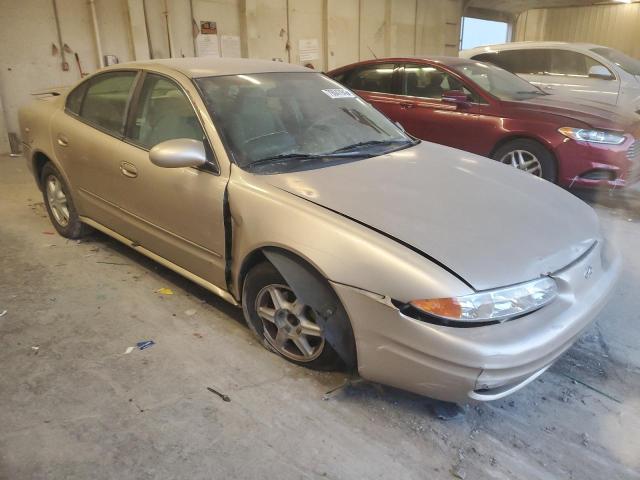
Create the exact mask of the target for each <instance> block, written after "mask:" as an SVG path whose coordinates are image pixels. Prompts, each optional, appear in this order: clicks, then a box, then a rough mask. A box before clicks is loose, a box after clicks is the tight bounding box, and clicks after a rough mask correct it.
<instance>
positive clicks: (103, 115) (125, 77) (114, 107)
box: [80, 72, 136, 135]
mask: <svg viewBox="0 0 640 480" xmlns="http://www.w3.org/2000/svg"><path fill="white" fill-rule="evenodd" d="M135 78H136V72H108V73H103V74H101V75H98V76H97V77H95V78H93V79H92V80H90V83H89V85H88V87H87V93H86V94H85V96H84V101H83V102H82V109H81V111H80V116H81V117H82V118H84V119H85V120H87V121H88V122H90V123H92V124H94V125H96V126H97V127H100V128H102V129H104V130H106V131H108V132H109V133H113V134H116V135H121V134H122V131H123V128H124V120H125V114H126V110H127V101H128V100H129V94H130V92H131V87H132V86H133V83H134V80H135Z"/></svg>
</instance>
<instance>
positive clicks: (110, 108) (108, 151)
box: [51, 70, 139, 236]
mask: <svg viewBox="0 0 640 480" xmlns="http://www.w3.org/2000/svg"><path fill="white" fill-rule="evenodd" d="M138 74H139V73H138V71H135V70H122V71H119V70H118V71H109V72H105V73H102V74H99V75H96V76H94V77H92V78H90V79H89V80H87V81H86V82H85V83H83V84H81V85H80V86H79V87H76V89H75V90H74V91H73V92H71V93H70V94H69V97H68V98H67V104H66V109H65V111H64V112H62V111H61V112H59V113H58V114H57V116H56V118H55V119H54V121H53V122H52V127H51V128H52V132H51V133H52V137H53V141H54V142H55V143H54V148H55V151H56V157H57V158H58V159H59V160H60V161H61V163H62V165H63V168H64V170H65V173H66V174H67V176H68V180H69V182H70V184H71V186H72V191H73V193H74V194H75V195H74V200H75V202H76V206H77V208H78V211H79V213H80V214H81V215H82V216H86V217H89V218H92V219H93V220H95V221H97V222H98V223H100V224H102V225H105V226H107V227H109V228H110V229H112V230H114V231H117V232H118V233H121V234H122V235H125V236H127V233H130V225H129V224H128V223H127V221H126V218H125V217H123V215H122V211H121V208H122V203H121V201H122V198H124V196H125V192H122V191H118V189H120V188H122V185H121V184H120V183H119V179H120V178H119V177H120V169H119V162H120V160H119V159H124V158H126V157H127V155H128V151H129V149H128V148H127V145H126V144H125V143H124V142H123V141H122V137H123V132H124V125H125V119H126V113H127V108H128V105H129V101H130V98H131V94H132V92H133V89H134V86H135V82H136V78H137V76H138Z"/></svg>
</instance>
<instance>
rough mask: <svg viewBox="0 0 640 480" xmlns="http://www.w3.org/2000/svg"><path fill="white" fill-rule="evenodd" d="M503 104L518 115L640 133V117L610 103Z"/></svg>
mask: <svg viewBox="0 0 640 480" xmlns="http://www.w3.org/2000/svg"><path fill="white" fill-rule="evenodd" d="M503 103H504V106H505V107H507V108H509V109H510V110H512V111H513V112H514V113H517V114H523V113H533V114H538V115H539V114H540V113H546V114H550V115H556V116H560V117H565V118H568V119H572V120H574V121H575V120H577V121H579V122H582V123H584V124H586V125H587V126H589V127H593V128H604V129H607V130H620V131H624V132H629V133H635V132H638V131H640V117H637V116H633V115H631V114H628V113H626V112H625V111H623V110H621V109H619V108H617V107H615V106H613V105H609V104H606V103H601V102H594V101H589V100H581V102H580V103H575V102H572V101H571V100H566V99H563V97H561V96H558V95H545V96H539V97H535V98H532V99H530V100H523V101H518V102H516V101H514V102H503ZM634 117H635V118H634ZM567 126H573V125H567Z"/></svg>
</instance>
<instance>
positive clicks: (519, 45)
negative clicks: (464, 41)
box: [462, 41, 602, 55]
mask: <svg viewBox="0 0 640 480" xmlns="http://www.w3.org/2000/svg"><path fill="white" fill-rule="evenodd" d="M552 47H563V48H566V49H568V50H579V51H584V50H591V49H592V48H599V47H602V45H596V44H595V43H579V42H534V41H526V42H511V43H500V44H495V45H482V46H480V47H476V48H470V49H467V50H462V52H463V53H464V54H466V55H475V54H477V53H482V52H491V51H494V50H522V49H532V48H552Z"/></svg>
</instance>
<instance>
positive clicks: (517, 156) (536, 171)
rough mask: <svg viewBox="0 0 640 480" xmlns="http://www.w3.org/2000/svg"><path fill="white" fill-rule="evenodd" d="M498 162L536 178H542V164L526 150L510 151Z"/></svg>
mask: <svg viewBox="0 0 640 480" xmlns="http://www.w3.org/2000/svg"><path fill="white" fill-rule="evenodd" d="M500 161H501V162H502V163H505V164H507V165H511V166H512V167H516V168H517V169H518V170H523V171H525V172H527V173H530V174H532V175H535V176H536V177H542V164H541V163H540V160H538V157H536V156H535V155H534V154H533V153H531V152H528V151H526V150H512V151H510V152H508V153H507V154H506V155H504V156H503V157H502V158H501V159H500Z"/></svg>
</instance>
